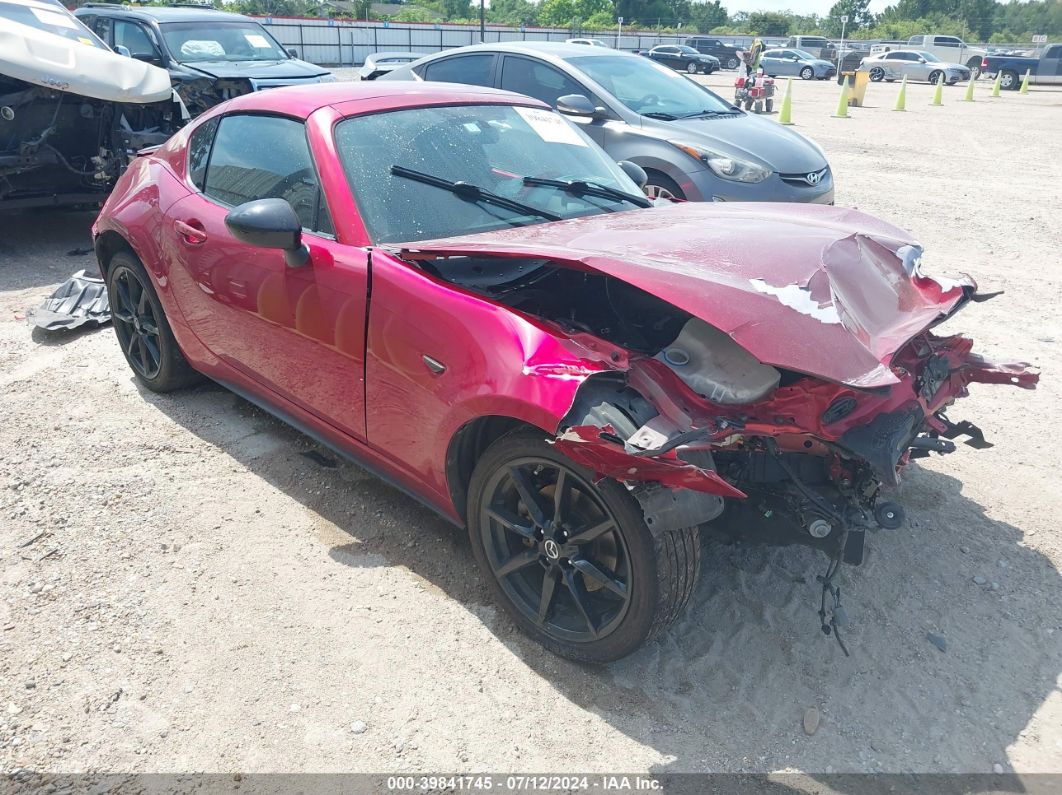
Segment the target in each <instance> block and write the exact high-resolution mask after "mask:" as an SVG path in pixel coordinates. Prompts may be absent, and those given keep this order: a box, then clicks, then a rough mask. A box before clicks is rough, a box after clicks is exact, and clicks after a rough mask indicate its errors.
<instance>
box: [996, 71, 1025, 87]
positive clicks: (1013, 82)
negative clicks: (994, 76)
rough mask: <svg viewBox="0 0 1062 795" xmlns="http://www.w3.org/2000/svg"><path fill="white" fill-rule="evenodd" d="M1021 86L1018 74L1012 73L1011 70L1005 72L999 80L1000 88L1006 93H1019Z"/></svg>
mask: <svg viewBox="0 0 1062 795" xmlns="http://www.w3.org/2000/svg"><path fill="white" fill-rule="evenodd" d="M1020 86H1021V80H1019V79H1018V73H1017V72H1012V71H1010V70H1009V69H1008V70H1007V71H1005V72H1003V73H1002V74H1001V75H1000V78H999V87H1000V88H1002V89H1003V90H1004V91H1017V90H1018V88H1019V87H1020Z"/></svg>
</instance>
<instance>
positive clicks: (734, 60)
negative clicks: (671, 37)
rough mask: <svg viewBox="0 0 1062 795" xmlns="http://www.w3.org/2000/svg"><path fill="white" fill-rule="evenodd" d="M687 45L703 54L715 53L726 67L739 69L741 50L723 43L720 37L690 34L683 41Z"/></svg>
mask: <svg viewBox="0 0 1062 795" xmlns="http://www.w3.org/2000/svg"><path fill="white" fill-rule="evenodd" d="M683 44H685V45H686V46H687V47H692V48H693V49H695V50H696V51H697V52H699V53H701V54H702V55H714V56H715V57H716V58H718V59H719V63H720V64H721V65H722V67H723V68H724V69H737V68H738V65H739V64H740V63H741V57H740V56H739V55H738V52H740V50H739V49H738V48H737V47H734V46H732V45H730V44H723V42H721V41H720V40H719V39H714V38H712V37H711V36H690V37H689V38H688V39H686V41H684V42H683Z"/></svg>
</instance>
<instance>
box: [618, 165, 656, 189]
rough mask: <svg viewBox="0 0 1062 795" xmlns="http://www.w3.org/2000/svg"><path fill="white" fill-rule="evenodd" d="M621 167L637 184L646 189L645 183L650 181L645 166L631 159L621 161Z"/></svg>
mask: <svg viewBox="0 0 1062 795" xmlns="http://www.w3.org/2000/svg"><path fill="white" fill-rule="evenodd" d="M619 167H620V168H621V169H623V173H624V174H626V175H627V176H628V177H630V178H631V181H632V182H633V183H634V184H635V185H637V186H638V187H639V188H642V189H643V190H644V189H645V183H646V182H648V181H649V175H648V174H646V173H645V169H644V168H642V167H641V166H639V165H638V164H637V163H632V162H631V161H630V160H621V161H619Z"/></svg>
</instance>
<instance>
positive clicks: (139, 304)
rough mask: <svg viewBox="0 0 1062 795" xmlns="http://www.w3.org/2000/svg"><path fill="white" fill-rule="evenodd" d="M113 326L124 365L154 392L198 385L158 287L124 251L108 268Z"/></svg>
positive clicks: (135, 259) (108, 292) (116, 256)
mask: <svg viewBox="0 0 1062 795" xmlns="http://www.w3.org/2000/svg"><path fill="white" fill-rule="evenodd" d="M107 298H108V300H109V301H110V305H111V321H112V324H113V325H114V333H115V334H116V335H117V337H118V344H119V345H120V346H121V348H122V353H123V355H124V356H125V360H126V362H128V363H129V366H130V367H131V368H132V369H133V373H134V374H135V375H136V378H137V380H138V381H140V383H142V384H143V385H144V386H146V387H147V388H148V389H150V390H151V391H152V392H170V391H172V390H174V389H180V388H181V387H184V386H188V385H190V384H193V383H195V382H196V381H199V380H200V379H201V378H202V376H201V375H200V374H199V373H197V372H196V371H195V370H193V369H192V366H191V365H190V364H188V361H187V360H186V359H185V358H184V354H182V353H181V349H180V348H179V347H177V340H176V339H175V338H174V336H173V331H172V330H171V329H170V324H169V321H167V320H166V313H165V312H164V311H163V309H162V304H161V303H160V302H159V297H158V295H157V294H156V293H155V288H154V286H153V285H152V284H151V279H150V278H148V275H147V271H146V270H144V266H143V264H141V262H140V260H139V259H137V258H136V256H135V255H133V254H131V253H130V252H127V251H120V252H118V253H117V254H115V255H114V257H112V258H111V261H110V263H108V267H107Z"/></svg>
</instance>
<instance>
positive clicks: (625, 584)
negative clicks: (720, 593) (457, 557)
mask: <svg viewBox="0 0 1062 795" xmlns="http://www.w3.org/2000/svg"><path fill="white" fill-rule="evenodd" d="M562 473H563V474H562ZM562 478H563V480H562ZM593 480H594V478H593V473H592V472H589V471H587V470H584V469H583V468H582V467H579V466H578V465H576V464H575V463H573V462H572V461H571V460H570V459H568V458H567V457H565V456H564V455H562V454H561V453H559V452H557V450H556V448H554V447H553V446H552V445H550V444H547V443H546V441H545V439H544V438H543V437H542V435H541V434H540V433H537V432H534V431H527V430H523V431H516V432H514V433H511V434H508V435H506V436H503V437H502V438H501V439H499V440H498V441H496V442H495V443H494V444H492V445H491V446H490V447H489V448H488V449H487V451H486V452H485V453H484V454H483V456H482V458H480V460H479V462H478V463H477V464H476V468H475V471H474V472H473V474H472V481H471V484H470V486H469V499H468V505H469V515H468V530H469V538H470V540H471V542H472V549H473V551H474V553H475V556H476V561H477V563H478V564H479V566H480V567H481V569H482V570H483V572H484V573H485V575H486V577H487V578H488V580H489V581H490V583H491V587H492V589H493V591H494V593H495V596H496V597H497V598H498V600H499V601H500V602H501V604H502V607H503V608H504V609H505V611H506V612H507V613H508V614H509V616H510V617H511V618H512V619H513V621H514V622H515V623H516V624H517V626H518V627H519V628H520V629H521V630H522V631H523V632H524V633H525V634H527V635H528V636H530V637H531V638H533V639H534V640H536V641H537V642H538V643H540V644H541V645H542V646H544V647H545V648H547V649H549V650H550V651H552V652H554V653H555V654H559V655H561V656H562V657H567V658H569V659H572V660H577V661H580V662H589V663H607V662H612V661H613V660H618V659H620V658H621V657H625V656H627V655H628V654H630V653H632V652H633V651H635V650H636V649H638V647H640V646H641V645H643V644H644V643H646V642H647V641H649V640H650V639H651V638H653V637H655V636H656V635H658V634H660V633H661V632H662V631H663V630H664V629H666V628H667V627H668V626H669V625H670V624H671V623H672V622H673V621H674V620H675V619H676V618H677V617H678V616H679V614H680V613H681V612H682V610H683V608H684V607H685V606H686V604H687V603H688V602H689V599H690V596H691V595H692V593H693V589H694V586H695V585H696V582H697V576H698V574H699V570H700V557H701V548H700V533H699V530H698V528H696V527H694V528H689V529H684V530H676V531H672V532H667V533H660V534H658V535H657V536H654V535H653V534H652V533H650V532H649V529H648V527H646V525H645V520H644V519H643V517H642V512H641V508H640V507H639V505H638V503H637V501H636V500H635V499H634V498H633V497H632V496H631V495H630V493H629V492H628V491H627V489H626V488H625V487H624V486H622V485H621V484H619V483H617V482H615V481H613V480H608V479H605V480H602V481H599V482H598V483H597V484H596V485H595V484H594V482H593ZM521 487H523V488H521ZM558 488H560V489H561V494H562V495H566V496H562V497H561V499H560V500H559V501H558V500H557V499H556V494H557V490H558ZM525 492H526V493H527V494H528V495H530V496H531V498H532V500H533V501H534V502H535V503H536V507H535V509H528V506H527V504H526V502H525V497H524V493H525ZM558 502H559V503H560V505H561V506H562V507H561V508H559V509H558V508H557V504H558ZM535 513H539V514H540V518H542V519H545V521H544V522H539V521H536V520H535V519H533V518H532V517H533V515H534V514H535ZM557 516H559V517H560V518H559V520H558V521H556V522H554V521H553V520H554V517H557ZM603 525H604V526H606V529H605V530H604V531H600V532H599V534H598V535H597V536H596V537H595V538H594V539H593V540H590V541H583V542H579V541H577V540H576V539H578V538H579V535H580V533H579V531H580V530H587V529H589V528H590V527H594V528H595V529H598V528H600V527H601V526H603ZM550 541H552V542H553V547H552V548H550V546H549V542H550ZM602 574H603V575H604V578H602V577H601V575H602ZM598 622H600V623H598Z"/></svg>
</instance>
